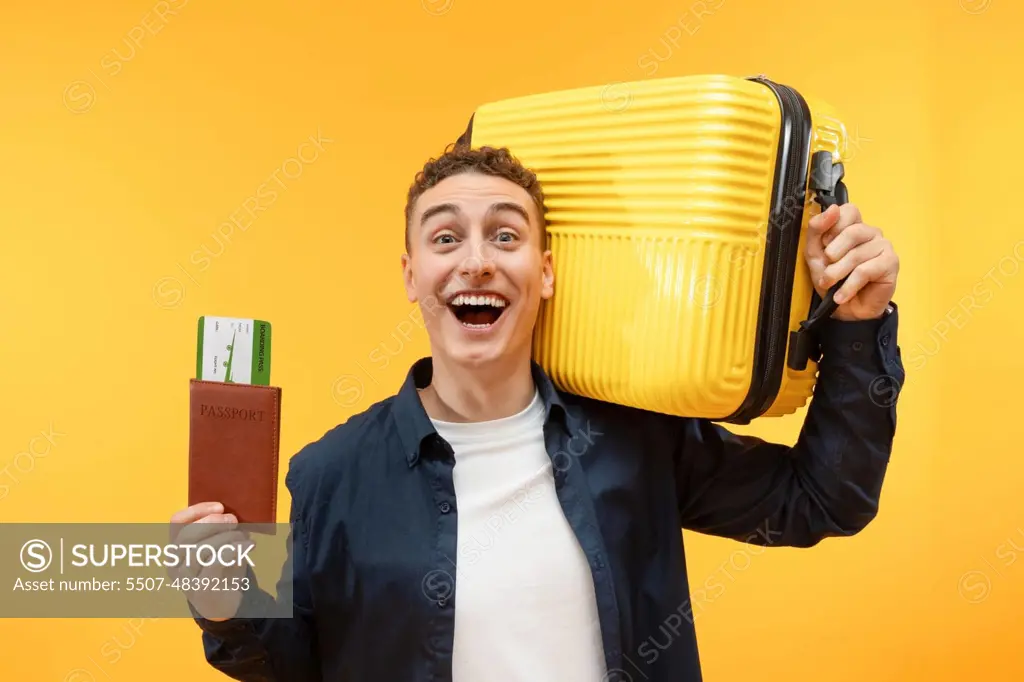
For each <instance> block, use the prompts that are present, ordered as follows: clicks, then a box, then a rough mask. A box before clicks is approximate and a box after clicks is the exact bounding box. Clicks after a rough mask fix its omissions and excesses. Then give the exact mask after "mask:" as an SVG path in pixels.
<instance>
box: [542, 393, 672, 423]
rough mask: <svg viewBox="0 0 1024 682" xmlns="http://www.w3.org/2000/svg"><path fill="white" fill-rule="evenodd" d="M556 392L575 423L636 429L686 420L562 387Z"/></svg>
mask: <svg viewBox="0 0 1024 682" xmlns="http://www.w3.org/2000/svg"><path fill="white" fill-rule="evenodd" d="M555 392H556V393H557V394H558V397H559V399H560V400H561V402H562V404H563V405H564V406H565V410H566V412H567V413H568V415H569V417H570V420H572V422H573V423H584V422H587V421H590V422H600V423H602V424H604V425H605V426H609V427H614V426H617V425H621V426H622V427H623V428H626V429H628V430H634V431H635V430H636V429H637V428H641V427H643V426H654V425H656V424H666V423H674V424H676V425H679V424H681V423H682V421H686V420H682V419H681V418H679V417H673V416H670V415H667V414H662V413H659V412H653V411H651V410H645V409H642V408H639V407H633V406H630V405H627V404H624V403H613V402H610V401H607V400H600V399H598V398H591V397H587V396H583V395H579V394H576V393H570V392H568V391H566V390H564V389H560V388H556V389H555Z"/></svg>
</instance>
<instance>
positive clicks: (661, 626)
mask: <svg viewBox="0 0 1024 682" xmlns="http://www.w3.org/2000/svg"><path fill="white" fill-rule="evenodd" d="M406 230H407V234H406V244H407V254H405V255H403V256H402V268H403V273H404V277H405V284H406V289H407V291H408V295H409V300H410V301H414V302H418V303H419V304H420V306H421V307H422V311H423V319H424V321H425V326H426V329H427V331H428V334H429V339H430V350H431V355H430V357H429V358H424V359H422V360H419V361H418V362H416V363H415V364H414V366H413V367H412V368H411V370H410V372H409V374H408V378H407V379H406V381H405V384H404V386H403V387H402V388H401V390H400V391H399V392H398V393H397V395H395V396H392V397H390V398H388V399H387V400H384V401H383V402H380V403H378V404H376V405H373V406H372V407H370V408H369V409H368V410H366V411H365V412H363V413H361V414H359V415H356V416H354V417H352V418H351V419H350V420H348V422H346V423H344V424H342V425H339V426H337V427H335V428H334V429H333V430H331V431H329V432H328V433H327V434H325V435H324V436H323V437H322V438H321V439H320V440H318V441H316V442H314V443H311V444H309V445H307V446H306V447H305V448H303V449H302V451H301V452H299V453H298V454H297V455H296V456H295V457H294V458H293V459H292V460H291V463H290V466H289V471H288V474H287V477H286V483H287V486H288V489H289V491H290V492H291V495H292V510H291V522H292V524H293V526H292V528H293V530H292V538H293V553H292V555H291V557H290V564H289V565H288V566H286V571H288V572H287V573H286V575H288V576H292V577H293V580H292V581H291V583H290V584H286V583H282V584H283V585H285V588H284V589H287V590H288V594H289V595H290V596H291V598H292V601H293V603H294V618H292V619H227V620H221V621H213V620H206V619H203V618H197V622H198V623H199V625H200V627H201V628H202V630H203V641H204V645H205V652H206V657H207V659H208V661H209V662H210V664H211V665H212V666H213V667H215V668H217V669H218V670H221V671H223V672H224V673H225V674H227V675H229V676H231V677H233V678H235V679H238V680H246V681H251V682H255V681H256V680H261V681H267V680H275V681H279V682H314V681H317V682H319V681H320V680H332V681H333V680H337V681H339V682H340V681H341V680H346V681H347V680H353V681H355V680H366V681H368V682H369V681H372V682H377V681H378V680H380V681H384V680H387V681H389V682H390V681H395V682H397V681H399V680H402V681H406V680H407V681H410V682H412V681H413V680H417V681H418V680H424V681H425V680H438V681H444V680H455V681H456V682H482V681H484V680H486V681H488V682H549V681H550V682H622V681H624V680H629V681H631V682H633V681H635V682H640V681H642V680H643V681H648V682H669V681H672V682H678V681H683V680H686V681H689V682H696V681H697V680H700V679H701V672H700V665H699V662H698V653H697V645H696V637H695V634H694V628H693V618H694V615H693V614H694V611H695V610H696V609H698V608H699V604H698V605H694V606H691V605H690V591H689V580H688V576H687V572H686V563H685V558H684V551H683V544H682V538H681V532H680V530H681V529H690V530H693V531H698V532H702V533H708V534H712V535H717V536H721V537H726V538H733V539H735V540H738V541H742V542H747V543H752V544H757V545H762V546H790V547H811V546H813V545H815V544H816V543H818V542H820V541H821V540H822V539H824V538H827V537H830V536H849V535H853V534H855V533H857V532H858V531H860V530H861V529H863V528H864V527H865V526H866V525H867V524H868V523H869V522H870V521H871V520H872V519H873V518H874V517H875V514H876V512H877V510H878V503H879V495H880V490H881V487H882V479H883V476H884V473H885V469H886V465H887V463H888V459H889V455H890V448H891V445H892V441H893V435H894V432H895V428H896V416H895V401H894V400H893V399H892V398H891V396H890V395H886V396H885V397H886V398H887V399H886V400H884V401H880V400H879V399H878V393H879V389H878V379H879V378H880V377H889V379H888V381H889V382H890V383H888V384H887V386H890V387H891V386H895V387H896V388H898V387H899V385H900V384H901V383H902V382H903V379H904V373H903V366H902V364H901V361H900V355H899V351H898V349H897V344H896V327H897V313H896V310H895V305H893V304H892V303H891V299H892V296H893V293H894V291H895V285H896V275H897V271H898V268H899V263H898V259H897V257H896V255H895V253H894V252H893V249H892V246H891V244H890V243H889V242H888V241H887V240H886V239H884V238H883V237H882V235H881V232H880V231H879V230H878V229H876V228H874V227H869V226H867V225H865V224H863V223H862V222H861V218H860V214H859V212H858V210H857V208H856V207H855V206H853V205H845V206H842V207H835V206H834V207H832V208H830V209H829V210H828V211H826V212H824V213H823V214H821V215H818V216H816V217H815V218H814V219H813V220H812V221H811V225H810V235H809V239H808V240H807V251H806V253H805V257H806V260H807V263H808V265H809V267H810V271H811V273H812V275H813V277H814V281H815V282H816V283H817V286H818V288H819V292H821V293H824V292H825V291H826V290H827V289H828V287H829V286H831V284H832V283H833V282H836V281H839V280H840V279H842V278H843V277H845V276H846V275H849V279H848V281H847V283H846V285H845V287H844V289H843V291H842V292H841V293H842V294H843V295H844V297H843V298H842V299H841V305H840V306H839V308H838V310H837V311H836V313H835V314H834V315H833V319H831V320H829V321H828V327H827V329H825V331H824V332H823V335H822V339H821V340H822V349H823V356H822V360H821V363H820V379H819V384H818V385H817V387H816V391H815V394H814V398H813V400H812V401H811V404H810V406H809V409H808V413H807V418H806V422H805V424H804V428H803V430H802V432H801V434H800V437H799V439H798V441H797V443H796V445H795V446H793V447H788V446H785V445H779V444H773V443H768V442H764V441H762V440H759V439H756V438H753V437H744V436H738V435H734V434H732V433H730V432H729V431H727V430H726V429H725V428H723V427H721V426H719V425H716V424H712V423H710V422H708V421H705V420H698V419H681V418H676V417H671V416H666V415H660V414H654V413H649V412H644V411H641V410H635V409H630V408H627V407H622V406H617V405H611V404H606V403H601V402H598V401H594V400H587V399H583V398H580V397H578V396H574V395H571V394H567V393H563V392H561V391H559V390H557V389H555V388H554V386H553V385H552V383H551V381H550V380H549V378H548V377H547V376H545V374H544V372H543V371H542V370H541V369H540V368H539V367H538V366H536V365H535V364H533V363H532V361H531V340H532V334H533V328H534V324H535V321H536V318H537V313H538V309H539V307H540V305H541V301H542V300H544V299H547V298H549V297H551V296H552V295H553V293H554V291H555V273H554V272H553V269H552V261H551V254H550V252H548V251H546V250H545V224H544V198H543V193H542V191H541V188H540V186H539V185H538V183H537V180H536V177H535V176H534V174H533V173H531V172H530V171H528V170H526V169H524V168H523V167H522V166H520V165H519V163H518V162H517V161H516V160H515V159H514V158H513V157H512V156H511V155H510V154H509V153H508V152H507V151H506V150H494V149H486V148H485V149H479V150H468V149H464V148H456V149H453V150H450V151H449V152H447V153H446V154H444V155H443V156H442V157H441V158H439V159H436V160H431V161H430V162H428V163H427V164H426V166H425V168H424V169H423V171H422V172H421V173H420V174H419V175H418V176H417V178H416V181H415V183H414V184H413V186H412V188H411V189H410V191H409V196H408V204H407V206H406ZM837 300H840V299H837ZM222 511H223V510H222V507H221V506H220V505H218V504H215V503H210V504H203V505H196V506H194V507H192V508H190V509H187V510H185V511H183V512H180V513H179V514H177V515H176V516H175V517H174V518H173V519H172V521H173V522H174V523H176V524H192V522H195V521H200V520H201V521H205V522H208V523H209V522H213V523H217V524H220V523H231V522H233V521H234V519H233V518H231V517H230V515H223V514H222V513H221V512H222ZM246 598H247V599H249V598H251V597H246ZM263 598H266V597H265V596H264V597H263Z"/></svg>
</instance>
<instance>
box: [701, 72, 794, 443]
mask: <svg viewBox="0 0 1024 682" xmlns="http://www.w3.org/2000/svg"><path fill="white" fill-rule="evenodd" d="M749 80H751V81H754V82H756V83H761V84H763V85H764V86H765V87H767V88H769V89H771V91H772V92H773V93H775V96H776V97H777V98H778V100H779V107H780V108H781V110H782V127H781V130H780V134H779V153H778V158H777V159H776V165H775V182H774V183H773V186H772V209H771V216H770V218H769V221H768V229H767V231H766V236H765V258H764V270H763V272H762V276H761V298H760V304H759V309H758V313H757V315H758V317H757V338H756V340H755V342H754V366H753V371H752V376H751V382H750V389H749V391H747V396H746V398H745V399H744V400H743V402H742V403H741V404H740V406H739V407H738V408H737V409H736V411H735V412H733V413H732V414H730V415H728V416H727V417H725V418H724V419H722V420H721V421H725V422H729V423H733V424H749V423H750V422H751V421H752V420H753V419H756V418H757V417H760V416H761V415H762V414H764V413H765V411H767V410H768V408H769V407H771V405H772V403H773V402H774V401H775V398H776V397H777V396H778V393H779V388H780V387H781V386H782V376H783V372H784V371H785V366H786V343H787V340H788V337H789V314H790V306H791V304H792V298H793V293H792V292H793V276H794V272H795V266H796V259H797V258H798V257H799V255H800V254H799V249H800V227H801V225H802V224H803V218H804V203H805V197H806V193H807V173H808V170H809V169H808V165H809V159H810V150H811V132H812V125H811V111H810V108H809V107H808V106H807V102H806V101H805V100H804V98H803V97H802V96H801V95H800V93H799V92H797V91H796V90H795V89H793V88H791V87H789V86H786V85H781V84H779V83H775V82H773V81H771V80H769V79H768V78H765V77H764V76H756V77H752V78H750V79H749Z"/></svg>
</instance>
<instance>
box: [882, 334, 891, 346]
mask: <svg viewBox="0 0 1024 682" xmlns="http://www.w3.org/2000/svg"><path fill="white" fill-rule="evenodd" d="M882 345H883V346H888V345H889V335H888V334H886V335H885V336H883V337H882Z"/></svg>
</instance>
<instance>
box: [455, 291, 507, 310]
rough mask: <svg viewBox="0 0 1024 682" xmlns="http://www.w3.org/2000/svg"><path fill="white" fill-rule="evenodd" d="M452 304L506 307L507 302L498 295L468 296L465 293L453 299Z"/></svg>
mask: <svg viewBox="0 0 1024 682" xmlns="http://www.w3.org/2000/svg"><path fill="white" fill-rule="evenodd" d="M452 305H456V306H458V305H489V306H491V307H494V308H504V307H505V306H506V305H507V304H506V303H505V300H504V299H502V298H499V297H497V296H492V295H484V296H467V295H465V294H459V295H458V296H456V297H455V298H453V299H452Z"/></svg>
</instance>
